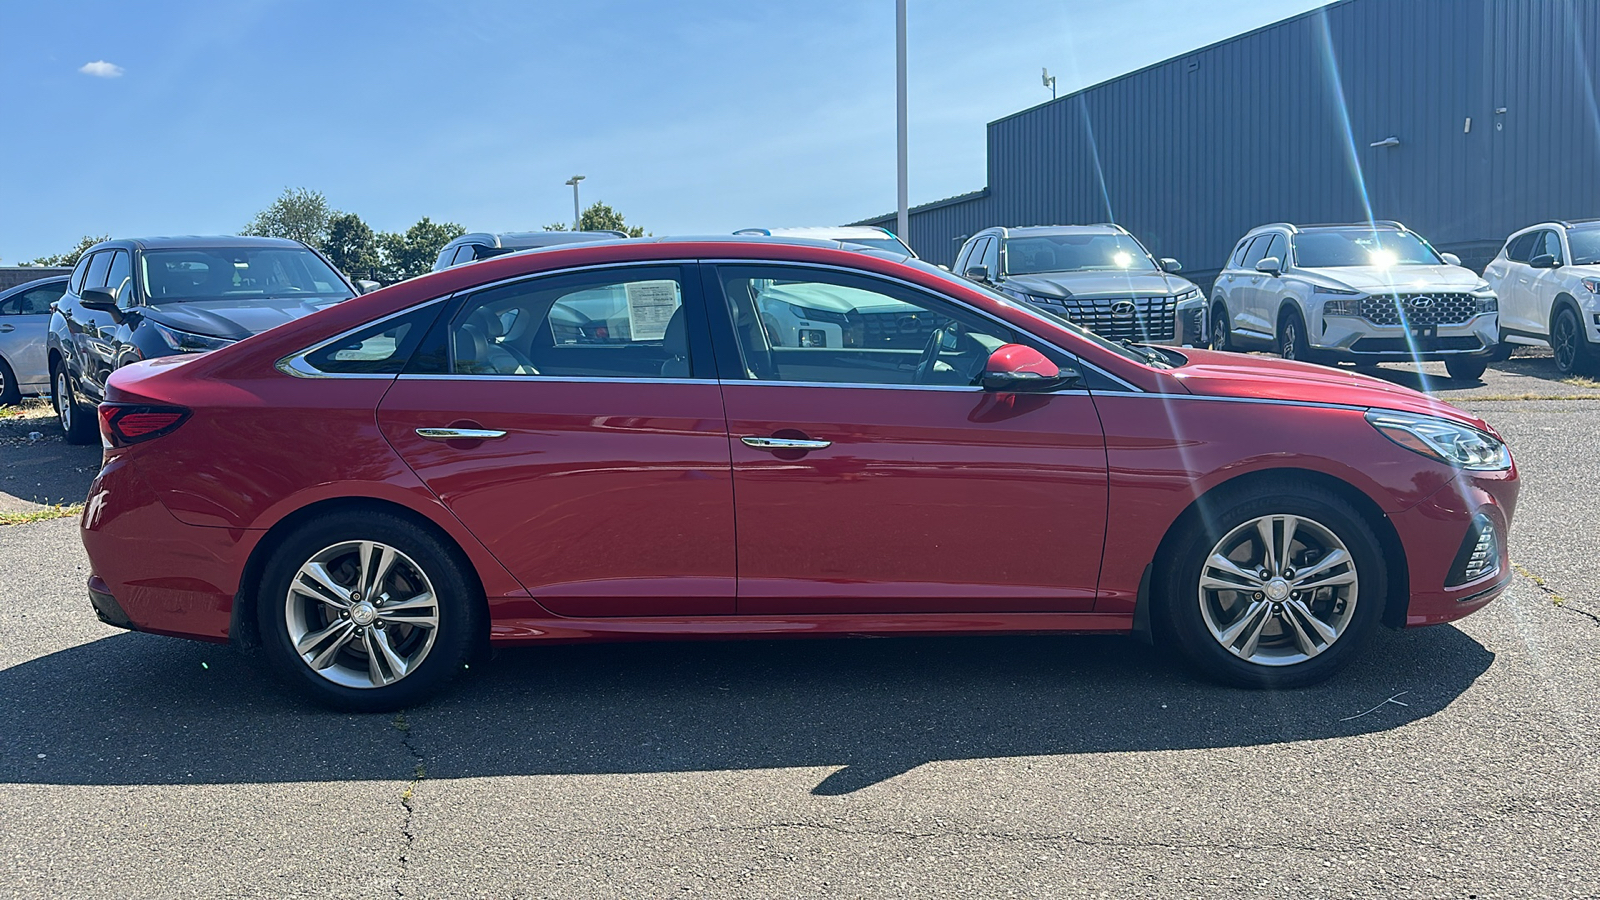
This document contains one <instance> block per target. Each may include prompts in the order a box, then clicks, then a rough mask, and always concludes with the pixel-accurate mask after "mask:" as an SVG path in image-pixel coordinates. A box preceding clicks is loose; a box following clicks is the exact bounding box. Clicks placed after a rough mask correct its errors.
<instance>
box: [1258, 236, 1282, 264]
mask: <svg viewBox="0 0 1600 900" xmlns="http://www.w3.org/2000/svg"><path fill="white" fill-rule="evenodd" d="M1283 250H1284V244H1283V235H1281V234H1274V235H1273V236H1272V240H1270V241H1268V242H1267V249H1266V250H1265V251H1263V252H1262V254H1261V258H1262V259H1266V258H1267V257H1269V256H1270V257H1272V258H1274V259H1276V260H1277V261H1278V265H1279V266H1280V267H1281V266H1285V265H1288V260H1286V259H1284V258H1283V257H1284V253H1283Z"/></svg>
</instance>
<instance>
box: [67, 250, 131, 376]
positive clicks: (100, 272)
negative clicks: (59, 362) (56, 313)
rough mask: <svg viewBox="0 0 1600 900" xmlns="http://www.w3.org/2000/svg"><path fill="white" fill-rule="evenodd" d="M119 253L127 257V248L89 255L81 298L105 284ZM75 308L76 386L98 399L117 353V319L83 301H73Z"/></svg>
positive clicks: (71, 322) (70, 323)
mask: <svg viewBox="0 0 1600 900" xmlns="http://www.w3.org/2000/svg"><path fill="white" fill-rule="evenodd" d="M118 253H121V254H123V256H127V251H126V250H101V251H100V252H98V253H96V254H95V255H94V256H92V257H90V259H89V271H88V274H86V275H85V276H84V279H83V287H82V288H81V289H80V290H79V296H80V297H81V296H82V292H83V291H86V290H88V289H89V288H103V287H105V286H106V276H107V275H108V274H110V270H111V260H112V258H113V257H115V256H116V254H118ZM74 307H75V308H74V310H73V313H74V315H73V317H72V318H70V319H68V324H67V327H68V330H69V331H71V333H72V343H73V347H74V350H75V351H76V356H77V360H76V363H77V367H76V375H77V384H76V387H77V390H78V391H79V393H81V394H83V395H84V396H85V398H87V399H89V400H92V401H94V402H99V401H100V399H101V398H103V397H104V396H105V383H106V379H107V378H108V377H110V375H111V369H112V359H113V356H114V352H115V351H114V350H113V349H112V346H111V341H112V338H113V335H114V334H115V332H116V322H115V321H113V320H112V318H111V314H110V313H108V312H101V311H99V310H93V309H86V308H84V307H83V306H82V305H81V304H74Z"/></svg>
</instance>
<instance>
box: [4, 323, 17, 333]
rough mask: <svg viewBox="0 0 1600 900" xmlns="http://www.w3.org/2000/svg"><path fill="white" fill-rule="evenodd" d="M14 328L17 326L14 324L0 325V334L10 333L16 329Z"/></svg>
mask: <svg viewBox="0 0 1600 900" xmlns="http://www.w3.org/2000/svg"><path fill="white" fill-rule="evenodd" d="M16 330H17V326H15V325H11V324H6V325H0V334H10V333H11V332H13V331H16Z"/></svg>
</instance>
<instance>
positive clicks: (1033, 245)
mask: <svg viewBox="0 0 1600 900" xmlns="http://www.w3.org/2000/svg"><path fill="white" fill-rule="evenodd" d="M1155 267H1156V264H1155V262H1154V261H1153V260H1151V259H1150V254H1148V253H1146V252H1144V248H1143V247H1141V246H1139V242H1138V241H1136V240H1134V239H1133V238H1131V237H1128V236H1127V235H1125V234H1047V235H1037V236H1033V237H1014V238H1007V239H1006V272H1005V273H1006V274H1007V275H1035V274H1038V273H1041V272H1150V271H1154V270H1155Z"/></svg>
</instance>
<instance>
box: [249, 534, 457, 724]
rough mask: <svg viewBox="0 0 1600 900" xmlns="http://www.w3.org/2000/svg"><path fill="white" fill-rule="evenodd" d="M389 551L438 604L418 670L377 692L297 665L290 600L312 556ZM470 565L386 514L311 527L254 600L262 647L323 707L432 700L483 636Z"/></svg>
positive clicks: (279, 558)
mask: <svg viewBox="0 0 1600 900" xmlns="http://www.w3.org/2000/svg"><path fill="white" fill-rule="evenodd" d="M359 540H372V541H380V542H382V543H385V544H388V545H390V546H392V547H394V548H396V549H398V550H400V551H401V552H402V553H404V554H406V555H407V556H409V557H411V559H412V561H413V562H415V563H416V564H417V565H418V566H420V567H421V568H422V569H423V571H424V572H425V573H426V574H427V576H428V579H429V580H430V581H432V582H433V588H434V592H435V595H436V597H437V599H438V601H439V626H438V635H437V636H436V637H435V638H434V645H433V647H432V649H431V650H429V652H428V656H427V657H426V658H425V659H423V661H422V662H421V664H420V665H418V667H417V668H416V669H415V670H414V671H412V672H411V673H409V674H408V675H406V676H405V677H404V678H402V679H400V680H399V681H397V682H395V683H394V684H391V685H386V686H384V687H380V688H349V687H345V686H343V685H338V684H334V683H333V682H331V681H328V680H327V679H325V678H323V677H322V676H321V675H318V674H317V673H316V672H315V671H313V670H312V669H311V668H310V667H309V666H307V665H306V664H305V662H304V661H303V660H301V659H300V656H299V654H297V653H296V652H295V650H294V645H293V642H292V641H290V639H289V632H288V626H287V623H286V622H285V621H284V609H285V598H286V595H287V594H288V590H289V584H290V581H291V580H292V579H293V578H294V576H295V573H296V572H298V571H299V569H300V567H301V566H302V565H304V564H305V562H306V561H307V560H309V559H310V558H311V557H312V556H313V555H315V554H316V553H318V552H320V551H321V550H323V549H325V548H327V547H330V546H333V545H334V544H338V543H341V542H344V541H359ZM466 566H467V563H466V561H465V560H463V559H461V558H460V554H459V552H455V551H453V549H452V548H450V547H448V546H446V545H445V543H444V542H443V541H441V540H440V539H439V538H438V537H436V536H435V535H434V534H433V533H432V532H431V531H430V530H429V529H427V528H424V527H422V526H420V525H418V524H417V523H415V522H412V521H410V520H408V519H405V518H403V517H400V516H396V515H392V514H389V513H382V512H377V513H374V512H361V513H355V512H344V513H332V514H329V515H326V516H321V517H318V518H316V519H312V520H311V521H309V522H306V523H305V524H304V525H302V526H301V527H299V528H298V529H296V531H295V532H294V533H293V534H291V535H289V536H288V537H287V538H286V539H285V540H284V541H283V543H282V544H281V545H279V546H278V547H277V548H276V549H275V550H274V552H273V555H272V558H271V560H270V561H269V562H268V564H267V566H266V570H265V572H264V573H263V577H262V579H261V582H260V586H259V587H258V589H257V595H256V622H257V627H258V628H259V629H260V634H261V644H262V648H263V650H264V651H265V653H266V656H267V658H268V659H269V660H270V661H271V663H272V666H273V668H274V669H275V670H276V671H277V673H278V674H279V676H280V677H282V678H283V679H284V680H285V681H286V682H287V683H289V684H290V685H291V686H292V687H294V688H295V689H296V690H298V691H300V692H302V693H304V694H307V695H309V696H310V697H312V698H313V699H315V700H316V701H318V702H319V703H322V704H324V705H326V706H331V707H333V708H335V709H341V710H346V711H352V712H385V711H389V710H394V709H398V708H401V707H406V706H412V705H415V704H416V703H419V702H421V701H423V700H424V699H426V698H428V697H429V696H431V695H432V694H434V693H435V692H437V691H438V690H439V689H440V688H442V687H443V686H444V684H445V683H446V682H447V681H449V680H450V679H451V678H452V677H454V676H455V675H456V674H457V673H458V672H459V671H460V670H461V668H462V664H463V663H465V662H466V661H467V660H468V658H469V656H470V654H471V653H472V651H473V649H474V648H475V646H476V644H477V642H478V641H479V639H480V638H481V637H482V635H483V634H484V628H485V622H484V613H483V610H484V604H483V597H482V592H481V590H480V589H479V588H478V587H477V583H476V579H472V578H469V577H467V574H466V573H467V568H466Z"/></svg>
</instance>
